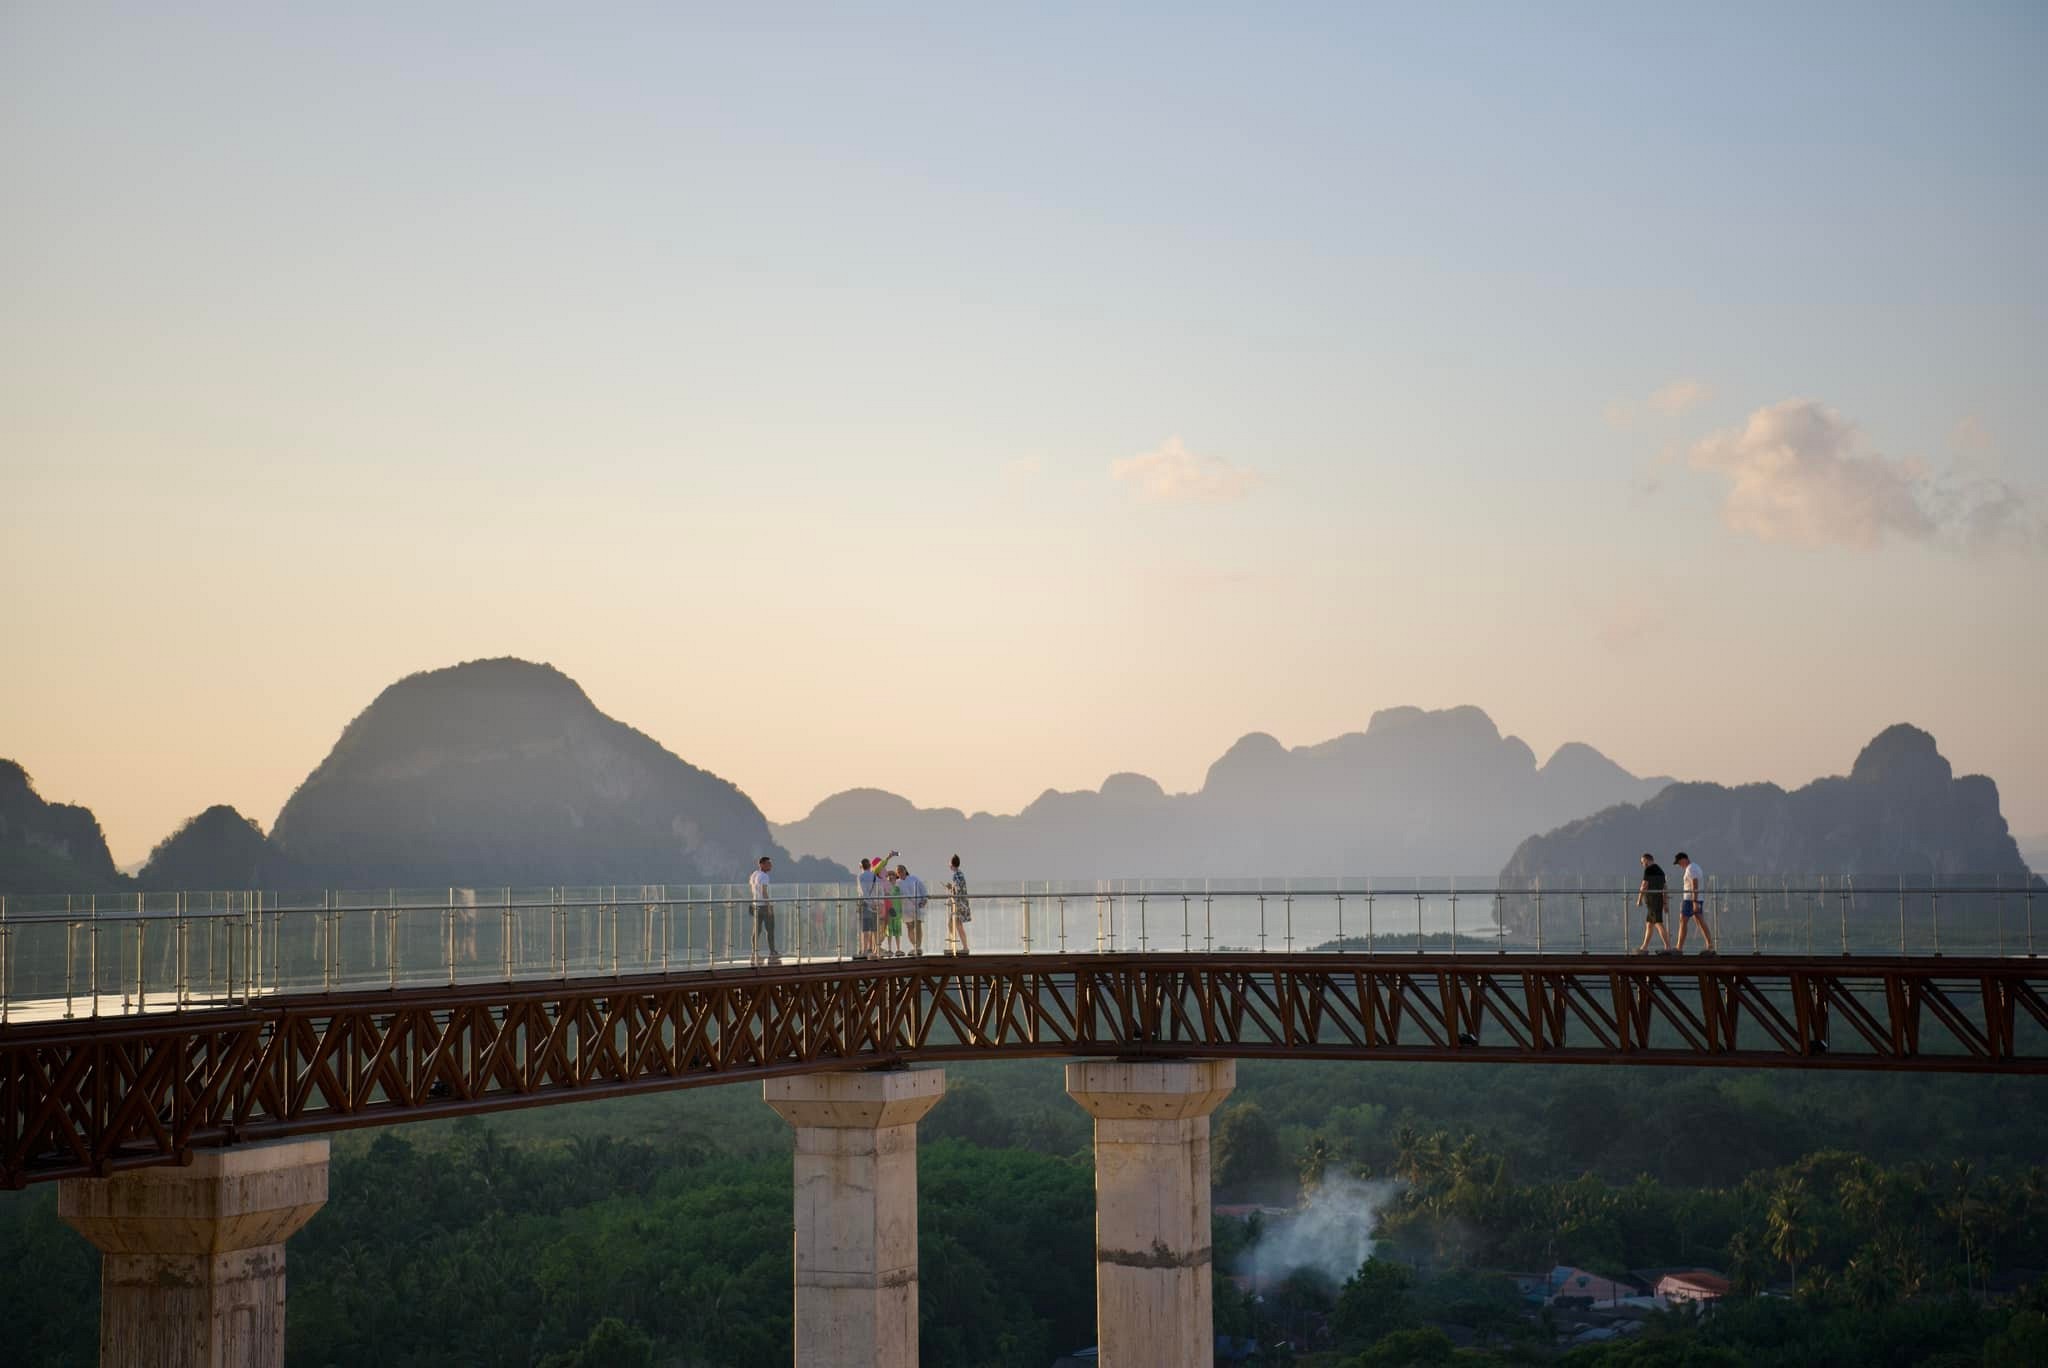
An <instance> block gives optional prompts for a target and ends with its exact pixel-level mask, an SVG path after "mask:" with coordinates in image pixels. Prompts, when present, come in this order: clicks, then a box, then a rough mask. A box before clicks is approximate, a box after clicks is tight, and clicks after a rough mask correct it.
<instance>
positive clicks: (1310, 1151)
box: [1301, 1135, 1330, 1201]
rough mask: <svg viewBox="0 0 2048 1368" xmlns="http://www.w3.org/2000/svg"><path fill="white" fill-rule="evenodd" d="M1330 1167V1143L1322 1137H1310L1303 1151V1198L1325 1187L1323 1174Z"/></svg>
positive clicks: (1305, 1198) (1304, 1199)
mask: <svg viewBox="0 0 2048 1368" xmlns="http://www.w3.org/2000/svg"><path fill="white" fill-rule="evenodd" d="M1329 1166H1330V1142H1329V1141H1328V1140H1326V1139H1324V1138H1323V1137H1322V1136H1320V1135H1315V1136H1311V1137H1309V1142H1308V1144H1307V1145H1306V1146H1304V1147H1303V1149H1302V1151H1301V1196H1302V1200H1303V1201H1306V1200H1307V1199H1308V1195H1309V1194H1310V1193H1312V1192H1314V1191H1315V1190H1316V1189H1317V1188H1319V1187H1321V1186H1322V1185H1323V1172H1324V1170H1326V1169H1328V1168H1329Z"/></svg>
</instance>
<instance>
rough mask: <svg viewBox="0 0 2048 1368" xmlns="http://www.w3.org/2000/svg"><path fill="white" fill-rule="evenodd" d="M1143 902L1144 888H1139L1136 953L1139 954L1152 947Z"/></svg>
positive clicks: (1144, 898) (1144, 897)
mask: <svg viewBox="0 0 2048 1368" xmlns="http://www.w3.org/2000/svg"><path fill="white" fill-rule="evenodd" d="M1145 903H1146V894H1145V890H1144V889H1142V888H1140V889H1139V890H1138V953H1139V954H1141V955H1142V954H1144V953H1146V952H1147V951H1149V950H1150V949H1151V948H1152V942H1151V939H1150V938H1149V936H1148V935H1147V932H1148V930H1149V927H1148V925H1147V918H1146V915H1145V911H1146V908H1145Z"/></svg>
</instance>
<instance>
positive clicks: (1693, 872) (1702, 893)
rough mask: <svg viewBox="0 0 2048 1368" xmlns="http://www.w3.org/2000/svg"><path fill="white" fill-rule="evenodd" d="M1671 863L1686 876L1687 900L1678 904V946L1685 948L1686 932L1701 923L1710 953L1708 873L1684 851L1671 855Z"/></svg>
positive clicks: (1712, 951) (1702, 933) (1702, 934)
mask: <svg viewBox="0 0 2048 1368" xmlns="http://www.w3.org/2000/svg"><path fill="white" fill-rule="evenodd" d="M1671 863H1673V864H1675V865H1677V866H1678V869H1679V872H1680V873H1682V874H1683V875H1684V876H1685V884H1684V893H1685V900H1684V901H1683V902H1681V903H1680V904H1679V906H1678V948H1679V949H1680V950H1683V949H1685V933H1686V932H1687V931H1690V930H1691V929H1692V924H1693V923H1694V922H1698V923H1699V924H1700V935H1701V936H1703V937H1704V938H1705V939H1706V942H1707V951H1706V953H1708V954H1710V955H1711V954H1713V953H1714V933H1713V932H1712V931H1710V930H1708V929H1707V874H1706V871H1705V870H1703V869H1701V868H1700V867H1699V863H1698V862H1697V861H1695V860H1694V859H1693V858H1692V857H1691V856H1690V855H1687V854H1686V853H1685V852H1684V851H1682V850H1681V851H1679V852H1678V854H1676V855H1674V856H1672V857H1671Z"/></svg>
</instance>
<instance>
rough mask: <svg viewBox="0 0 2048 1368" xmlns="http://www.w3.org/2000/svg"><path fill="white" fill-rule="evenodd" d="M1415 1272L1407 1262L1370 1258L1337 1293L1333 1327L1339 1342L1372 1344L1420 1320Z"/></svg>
mask: <svg viewBox="0 0 2048 1368" xmlns="http://www.w3.org/2000/svg"><path fill="white" fill-rule="evenodd" d="M1414 1291H1415V1274H1414V1273H1413V1272H1411V1271H1410V1270H1409V1269H1408V1267H1407V1266H1406V1265H1405V1264H1398V1263H1394V1262H1392V1261H1390V1260H1387V1259H1367V1260H1366V1261H1365V1262H1364V1263H1362V1264H1360V1265H1359V1266H1358V1271H1357V1272H1356V1273H1354V1274H1352V1275H1351V1277H1350V1278H1348V1279H1346V1280H1345V1283H1344V1286H1343V1287H1342V1288H1340V1289H1339V1290H1338V1292H1337V1306H1336V1309H1335V1310H1334V1311H1333V1312H1332V1313H1331V1315H1330V1329H1331V1331H1332V1332H1333V1333H1335V1334H1336V1336H1337V1340H1338V1343H1340V1344H1346V1345H1353V1346H1357V1345H1369V1344H1374V1343H1377V1342H1378V1341H1379V1340H1381V1339H1384V1338H1385V1337H1386V1336H1388V1335H1391V1334H1393V1333H1395V1332H1396V1331H1399V1330H1408V1329H1412V1328H1414V1327H1415V1326H1417V1325H1419V1324H1420V1323H1421V1320H1422V1317H1421V1313H1420V1312H1418V1311H1417V1310H1416V1308H1415V1298H1414Z"/></svg>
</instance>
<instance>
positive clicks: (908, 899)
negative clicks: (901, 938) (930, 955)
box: [896, 865, 930, 956]
mask: <svg viewBox="0 0 2048 1368" xmlns="http://www.w3.org/2000/svg"><path fill="white" fill-rule="evenodd" d="M896 887H897V888H898V889H899V890H900V891H901V892H902V895H903V924H904V925H905V926H907V927H909V928H910V953H911V954H913V955H920V956H921V955H923V954H924V905H925V903H927V902H928V901H930V895H929V894H927V893H926V892H925V888H924V880H923V879H920V878H918V877H917V875H915V874H913V873H911V872H910V868H909V866H907V865H897V866H896Z"/></svg>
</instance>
